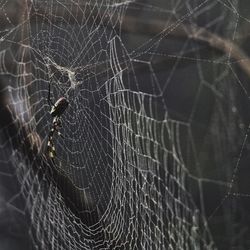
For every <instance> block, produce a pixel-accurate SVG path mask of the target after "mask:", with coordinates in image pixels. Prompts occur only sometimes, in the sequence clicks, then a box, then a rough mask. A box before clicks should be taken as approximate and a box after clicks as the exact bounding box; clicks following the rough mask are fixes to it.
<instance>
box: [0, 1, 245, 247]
mask: <svg viewBox="0 0 250 250" xmlns="http://www.w3.org/2000/svg"><path fill="white" fill-rule="evenodd" d="M167 2H168V3H161V2H160V1H159V6H157V3H153V2H150V1H148V2H147V3H145V2H144V3H140V2H137V3H136V1H121V0H120V1H119V0H113V1H112V0H105V1H73V0H68V1H62V0H60V1H56V0H51V1H44V0H43V1H38V0H36V1H31V2H29V1H26V2H24V3H23V4H21V5H20V6H19V10H22V11H23V12H22V13H19V15H20V18H19V20H18V24H15V23H14V21H13V20H12V18H13V16H10V15H11V13H10V11H9V10H10V9H11V7H13V6H9V4H10V2H8V1H1V4H0V6H1V11H2V12H3V13H5V15H4V16H5V17H4V19H5V21H6V23H7V24H8V25H6V28H5V29H3V30H2V31H1V43H2V49H1V76H2V78H3V79H4V80H5V81H6V82H7V85H8V86H7V87H5V88H4V89H3V90H2V92H4V91H7V92H8V95H9V103H10V104H9V106H10V110H12V111H11V114H12V117H13V118H14V120H13V123H18V124H19V123H20V124H24V127H25V131H26V132H25V133H23V132H22V131H20V129H19V133H20V134H19V135H9V137H7V139H5V140H3V142H2V143H1V148H2V150H3V152H4V155H5V157H3V159H2V163H3V165H8V164H11V165H12V166H14V169H15V173H14V174H10V175H9V178H12V177H13V176H17V178H18V180H19V182H20V186H21V188H20V192H18V193H17V194H16V195H15V196H14V197H11V199H10V200H9V201H8V204H12V202H13V201H14V200H15V199H17V197H23V198H24V199H25V206H24V207H23V208H17V209H18V210H19V211H20V212H21V213H25V214H27V215H28V217H29V218H30V236H31V238H32V240H33V246H34V248H37V249H74V250H75V249H216V244H215V243H214V240H213V237H212V234H211V233H210V229H209V225H208V222H207V217H206V215H205V211H204V207H203V206H202V205H203V203H204V198H205V197H204V193H203V191H202V186H203V183H206V182H208V183H210V184H211V185H214V186H217V185H219V186H222V187H223V188H226V190H227V191H226V193H225V196H224V198H223V199H222V200H221V202H222V204H223V203H224V202H225V201H226V199H227V198H228V197H229V196H230V195H232V194H231V191H232V189H233V186H234V180H235V176H236V175H237V171H238V165H235V164H234V165H233V166H231V170H230V169H228V170H227V171H228V172H227V175H228V176H227V177H228V179H227V178H222V177H221V175H219V178H218V179H216V178H215V179H214V178H212V177H211V176H209V173H208V174H207V176H209V177H207V176H206V174H205V175H203V174H202V173H201V170H199V168H200V165H201V163H200V162H198V161H199V160H198V156H197V154H198V151H199V149H198V144H197V142H196V139H197V138H196V137H195V135H194V134H195V131H194V128H193V124H195V122H196V114H197V113H199V112H200V109H202V108H203V107H204V106H203V102H202V100H201V99H202V98H203V97H204V95H203V90H204V89H207V91H209V93H210V95H211V96H212V97H213V98H214V99H213V100H214V101H215V106H214V110H215V111H213V112H214V113H213V115H212V118H211V120H210V124H211V127H210V128H209V129H208V130H209V131H210V132H207V134H206V136H205V138H208V137H211V136H212V139H210V140H211V141H212V143H213V145H214V147H215V149H218V148H220V149H221V154H223V152H224V151H226V150H227V149H226V147H227V145H225V144H226V143H225V138H224V137H223V135H221V137H218V135H219V133H217V132H214V129H216V128H217V127H216V126H219V128H221V127H222V125H221V124H229V122H230V126H228V127H227V129H228V131H231V132H232V135H233V134H236V132H237V133H238V135H241V136H240V138H247V133H248V132H247V131H246V130H245V127H244V126H243V125H242V126H243V127H241V129H239V128H238V127H237V126H236V127H234V124H239V123H240V121H241V119H240V118H239V114H238V113H237V110H235V109H234V110H233V111H232V110H231V109H230V108H229V110H225V109H223V108H224V107H223V105H224V101H220V100H221V99H223V100H228V99H229V98H230V101H231V104H230V105H231V106H233V105H234V101H235V100H234V96H232V95H233V94H232V93H233V91H234V89H233V88H234V87H233V86H234V84H235V82H237V84H236V85H237V86H238V88H240V89H243V90H246V89H245V88H244V86H242V85H241V84H238V83H241V82H240V80H239V79H237V78H236V76H237V73H235V72H234V69H233V64H232V62H231V61H230V55H229V54H226V55H225V54H223V55H221V54H220V55H219V56H214V58H212V59H211V58H209V59H206V58H204V57H203V58H202V56H203V55H202V52H201V51H202V48H203V47H204V46H206V45H204V44H199V43H197V41H193V39H192V38H191V37H189V34H188V33H189V32H190V30H186V34H184V36H182V42H181V43H178V41H177V42H176V46H177V49H174V48H170V47H168V46H169V45H170V43H169V41H170V40H171V35H172V34H173V33H174V32H175V31H176V30H177V29H178V28H179V27H180V26H182V25H183V24H196V22H198V21H199V20H201V21H202V20H203V19H202V18H204V16H205V19H204V20H205V21H204V22H205V24H204V23H203V26H204V27H206V28H207V29H211V30H212V31H214V32H218V33H220V30H222V29H224V28H225V27H226V28H225V29H224V30H225V32H224V33H223V35H224V36H225V37H226V38H228V39H230V40H234V36H235V34H236V32H237V27H238V26H237V25H238V20H239V19H240V16H239V13H238V12H237V4H236V2H234V4H233V3H231V4H229V3H228V2H227V1H198V0H194V1H167ZM21 7H23V8H21ZM216 8H217V9H218V11H219V16H218V17H217V18H215V17H213V16H209V13H211V12H212V10H214V9H216ZM13 9H14V8H13ZM138 10H141V12H140V13H141V14H140V16H138V17H137V18H138V20H145V16H146V17H147V15H150V16H151V15H152V20H153V17H154V15H159V16H160V18H161V20H164V23H165V26H164V29H163V30H161V31H159V32H157V31H156V33H155V34H153V35H150V37H147V38H146V39H145V38H143V39H144V40H143V39H142V42H141V43H140V44H139V45H138V44H133V42H131V40H130V39H131V36H129V35H128V34H127V33H124V30H123V28H124V26H125V25H124V23H125V24H126V22H125V21H124V20H125V17H127V14H128V13H132V14H133V13H134V12H136V11H138ZM20 12H21V11H20ZM132 16H133V15H132ZM201 16H202V18H201ZM229 18H231V19H230V20H233V21H232V22H230V23H228V22H226V21H225V20H228V19H229ZM126 20H128V18H127V19H126ZM128 24H130V23H128ZM122 27H123V28H122ZM129 28H130V29H132V27H131V26H129ZM127 29H128V27H127ZM156 30H157V29H156ZM232 30H233V31H234V32H232ZM184 31H185V28H184ZM148 32H149V33H150V32H151V31H148ZM193 32H194V34H195V31H193ZM183 37H184V38H183ZM128 44H129V45H128ZM131 48H132V49H131ZM164 60H166V65H168V66H166V65H165V66H164V67H163V68H164V69H162V68H161V67H159V68H157V67H156V65H158V64H159V63H161V62H162V61H164ZM10 61H11V62H12V65H9V64H10V63H9V62H10ZM183 61H184V62H188V63H190V62H191V64H192V67H193V68H192V71H191V72H192V74H193V75H188V77H187V78H186V82H185V83H183V84H184V85H185V84H186V85H189V84H190V88H191V89H193V90H194V93H195V94H194V95H193V96H192V97H191V99H192V101H191V103H192V104H191V109H190V112H189V110H187V112H186V113H185V114H184V115H183V116H181V115H178V114H176V113H175V112H172V108H171V107H170V106H171V102H169V101H168V98H170V99H171V98H172V99H174V98H176V99H177V102H178V98H180V102H181V97H180V96H182V94H181V95H180V96H178V95H176V96H174V97H171V96H168V93H169V91H170V93H171V94H173V93H172V92H171V86H173V84H172V83H174V84H175V85H176V84H177V83H176V82H178V81H179V80H178V75H180V74H184V75H185V74H187V72H186V71H185V65H184V66H181V69H180V71H178V67H179V65H180V64H181V63H182V62H183ZM13 62H14V63H13ZM169 65H170V66H169ZM166 67H168V68H166ZM187 67H188V66H187ZM183 68H184V69H183ZM207 68H208V69H209V70H212V72H213V75H212V77H213V78H212V79H211V78H210V76H209V75H208V73H207V71H206V70H207ZM180 72H181V73H180ZM232 72H233V73H235V74H234V77H232V75H231V74H233V73H232ZM188 78H190V79H188ZM236 79H237V80H236ZM182 81H183V79H182ZM212 81H213V82H212ZM193 82H197V84H193ZM49 84H50V86H51V99H52V101H53V102H55V101H56V100H57V99H58V98H60V97H61V96H65V97H66V98H67V99H68V100H69V108H68V109H67V110H66V111H65V113H64V114H63V115H62V123H63V124H62V129H61V133H62V135H63V137H60V136H55V137H54V142H55V146H56V152H57V156H56V159H55V161H51V160H49V158H48V156H47V155H46V144H47V136H48V133H49V130H50V128H51V126H52V118H51V117H50V114H49V110H50V108H51V107H50V106H49V105H48V100H47V96H48V86H49ZM178 84H179V85H178ZM178 84H177V85H176V92H177V93H181V91H182V89H181V86H183V85H180V83H179V82H178ZM227 86H229V87H230V86H231V87H230V88H228V87H227ZM169 88H170V90H169ZM183 95H184V96H185V94H183ZM247 96H248V94H247V92H245V97H247ZM205 98H206V96H205ZM180 106H181V107H180V110H182V109H183V110H185V107H184V106H185V102H183V106H182V104H181V103H180ZM231 106H230V107H231ZM220 108H221V110H219V109H220ZM206 111H207V108H205V109H204V112H206ZM201 113H202V112H201ZM13 123H8V124H7V125H6V126H5V128H4V129H2V132H3V133H4V131H5V130H6V128H7V130H8V128H9V127H11V125H12V124H13ZM239 130H240V131H239ZM242 131H243V132H242ZM222 133H223V132H222ZM15 136H16V137H18V138H20V137H21V140H19V144H18V146H14V148H15V149H14V150H9V149H7V146H6V145H9V144H10V145H11V148H13V145H12V144H13V139H15ZM22 136H23V137H22ZM221 138H222V139H221ZM237 138H239V137H237ZM230 139H231V140H232V142H234V143H235V140H234V138H233V136H232V137H230ZM27 140H28V141H29V142H31V144H32V145H33V146H34V148H35V147H38V151H39V152H38V153H37V152H36V151H32V154H31V156H30V155H25V153H24V152H23V150H22V149H21V148H22V147H23V145H26V144H25V143H27ZM241 143H242V140H240V139H239V143H235V144H237V145H240V144H241ZM243 146H244V144H243ZM24 147H25V146H24ZM235 147H236V146H235ZM223 150H224V151H223ZM216 157H217V160H218V162H220V153H218V155H216ZM216 157H215V158H216ZM240 158H241V155H240V156H239V157H238V159H240ZM31 159H33V161H32V160H31ZM39 164H40V165H39ZM213 164H215V162H213ZM51 169H56V171H58V172H59V173H60V174H62V175H63V176H66V177H67V178H68V179H67V180H70V182H71V184H72V187H74V188H75V190H78V191H79V192H80V193H81V198H80V200H79V199H78V200H77V202H76V204H74V207H75V208H76V209H75V210H76V211H77V212H85V214H89V215H87V216H86V218H87V219H86V221H87V222H86V221H84V219H82V218H79V216H78V214H77V213H75V212H74V211H73V210H72V209H71V208H69V207H68V206H67V205H66V202H65V199H66V198H67V197H68V196H71V195H74V194H72V190H63V192H64V194H62V189H61V190H60V188H58V185H57V184H56V181H57V179H56V178H53V176H52V177H51V176H50V175H49V173H50V172H51V171H50V170H51ZM221 171H223V170H221ZM233 171H234V174H233ZM52 172H53V171H52ZM53 173H54V172H53ZM2 174H3V175H6V173H2ZM220 178H221V179H220ZM193 183H195V184H193ZM61 185H62V186H65V185H66V184H65V185H64V183H61ZM193 185H196V186H197V187H198V188H197V189H198V193H199V197H200V200H199V202H198V204H197V202H196V201H195V199H194V197H193V195H194V194H193V193H192V191H193V189H192V188H193ZM236 195H240V194H239V193H238V194H236ZM65 197H66V198H65ZM77 203H79V204H77ZM83 203H84V204H85V203H86V206H85V207H84V211H79V209H82V208H83V206H82V204H83ZM79 207H80V208H79ZM219 207H220V206H219V205H218V207H216V209H214V210H213V211H215V212H216V211H217V209H219ZM92 211H97V213H94V214H95V215H94V216H93V213H92ZM97 214H98V216H97ZM212 216H213V215H212Z"/></svg>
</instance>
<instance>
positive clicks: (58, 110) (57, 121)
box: [47, 85, 69, 158]
mask: <svg viewBox="0 0 250 250" xmlns="http://www.w3.org/2000/svg"><path fill="white" fill-rule="evenodd" d="M48 102H49V105H50V107H51V110H50V114H51V116H52V117H53V122H52V128H51V129H50V131H49V136H48V137H49V139H48V145H47V151H48V154H49V157H50V158H54V157H55V156H56V149H55V145H54V142H53V136H54V134H55V133H56V134H58V135H59V136H62V134H61V133H60V132H59V130H60V128H61V127H62V121H61V115H62V114H63V113H64V111H65V110H66V109H67V107H68V105H69V102H68V100H67V99H66V98H65V97H60V98H59V99H58V100H57V101H56V103H55V104H53V103H52V101H51V100H50V85H49V94H48Z"/></svg>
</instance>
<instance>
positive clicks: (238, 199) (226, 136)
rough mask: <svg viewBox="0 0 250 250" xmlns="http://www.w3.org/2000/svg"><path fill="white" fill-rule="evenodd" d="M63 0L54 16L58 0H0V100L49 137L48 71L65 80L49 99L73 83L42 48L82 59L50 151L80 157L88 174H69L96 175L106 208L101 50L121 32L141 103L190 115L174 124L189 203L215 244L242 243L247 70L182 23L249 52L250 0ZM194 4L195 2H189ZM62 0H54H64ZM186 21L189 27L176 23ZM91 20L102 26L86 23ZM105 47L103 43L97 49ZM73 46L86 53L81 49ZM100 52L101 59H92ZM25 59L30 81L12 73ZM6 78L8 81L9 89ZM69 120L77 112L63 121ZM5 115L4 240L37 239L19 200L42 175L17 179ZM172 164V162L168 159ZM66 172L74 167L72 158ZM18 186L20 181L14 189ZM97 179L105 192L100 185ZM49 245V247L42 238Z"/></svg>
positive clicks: (245, 238) (127, 77) (62, 59)
mask: <svg viewBox="0 0 250 250" xmlns="http://www.w3.org/2000/svg"><path fill="white" fill-rule="evenodd" d="M64 3H65V6H68V5H69V6H70V8H71V11H72V12H71V13H72V16H70V15H69V13H68V12H67V11H65V13H60V15H63V16H64V18H65V19H63V21H60V20H59V21H58V20H56V19H53V16H59V12H53V11H52V12H51V16H50V15H49V10H51V9H53V8H54V7H55V5H56V4H57V2H53V1H44V2H40V1H34V5H33V6H32V5H31V6H32V7H31V11H32V13H35V14H32V15H30V16H29V15H28V13H29V11H27V3H26V2H25V1H24V2H21V1H14V0H13V1H7V2H4V1H3V2H1V3H0V6H2V8H1V16H0V20H1V23H0V28H1V37H2V38H3V39H2V41H1V51H2V52H3V53H2V55H4V56H2V57H1V58H2V59H1V72H2V73H1V78H0V79H1V89H2V90H1V100H2V103H1V105H2V108H3V109H4V108H5V107H6V104H10V105H11V106H12V108H13V109H14V110H15V112H14V113H16V114H17V117H19V118H20V117H21V118H20V120H21V122H22V123H29V124H34V123H35V124H36V127H35V128H34V127H31V128H29V129H30V131H35V132H36V133H37V134H38V135H39V136H40V137H41V138H42V140H46V136H47V134H48V131H49V128H50V126H51V120H50V117H49V115H48V111H49V106H48V104H47V93H48V92H47V91H48V87H47V86H48V81H55V82H56V81H60V82H62V83H63V85H62V87H58V86H59V85H57V84H54V85H53V86H54V87H53V88H52V98H53V99H54V100H56V99H57V98H59V97H60V96H61V95H63V94H64V93H65V90H67V89H68V88H69V84H70V81H69V78H68V75H67V74H66V73H65V72H62V71H60V70H58V68H56V67H55V66H53V64H51V63H47V62H46V56H48V57H50V58H52V59H53V60H54V61H55V62H57V63H58V65H62V66H64V67H65V68H69V66H70V67H73V65H74V64H75V65H74V66H75V67H79V70H78V71H77V77H78V78H77V80H78V81H79V82H81V83H84V84H82V85H81V87H80V90H79V92H78V93H76V94H75V93H74V92H73V91H72V92H69V99H70V108H69V112H68V113H69V114H67V118H68V119H66V118H65V121H64V123H65V125H64V127H63V131H64V132H66V134H67V135H66V137H68V138H69V139H68V140H62V139H59V142H58V152H59V157H60V158H61V159H63V160H64V161H68V162H71V163H72V164H73V165H74V164H75V165H77V164H84V167H85V168H86V169H87V171H86V172H84V173H85V175H84V178H85V179H84V180H82V179H81V180H77V178H76V179H75V180H74V181H75V183H77V181H79V183H78V184H79V185H82V187H85V186H86V187H90V186H92V187H93V188H89V189H88V190H89V193H88V196H90V197H91V200H93V203H96V202H99V204H100V205H99V207H98V209H99V213H100V214H101V215H102V214H103V213H104V212H105V209H106V207H107V206H108V201H109V195H110V186H111V175H112V169H110V168H107V167H106V166H110V165H112V160H113V159H112V157H113V154H112V153H113V152H112V148H111V141H112V136H111V134H110V131H109V129H110V127H109V119H108V118H107V117H106V115H107V114H108V111H107V110H108V108H107V106H106V105H107V104H106V102H105V101H103V100H104V98H105V93H106V90H105V88H104V87H103V84H104V83H105V82H106V80H107V79H109V78H111V77H112V72H111V70H110V64H109V62H105V60H107V58H109V57H108V52H109V51H108V49H107V48H108V47H109V45H108V43H109V42H110V41H111V38H115V39H117V40H116V51H117V55H118V58H119V62H120V64H121V67H127V68H131V69H132V70H129V71H128V72H126V73H125V74H124V75H123V77H124V78H123V81H124V84H125V87H126V88H127V89H130V90H132V91H134V92H137V93H141V92H142V93H148V94H152V95H154V96H157V97H158V98H155V99H153V101H152V102H149V105H148V106H146V107H145V108H146V111H145V112H146V113H147V114H150V116H151V117H153V118H154V119H156V120H159V121H162V120H163V119H164V118H165V116H166V114H167V116H168V117H169V118H170V119H171V120H174V121H178V122H184V123H188V124H189V125H190V130H189V132H187V130H186V129H185V127H183V128H182V127H181V129H180V134H179V137H178V138H179V142H180V143H181V145H180V148H181V149H180V151H181V152H182V157H183V161H184V163H185V166H186V167H187V169H188V171H189V172H188V173H189V174H188V177H187V180H186V188H187V190H188V191H189V192H190V194H191V196H192V199H193V200H194V202H195V205H196V207H197V209H199V210H200V211H201V214H202V216H204V218H206V219H207V223H208V228H209V230H210V233H211V235H212V238H213V240H214V242H215V246H216V247H217V248H218V249H237V250H238V249H239V250H241V249H242V250H243V249H249V248H250V236H249V235H250V232H249V226H250V225H249V224H250V215H249V211H250V210H249V209H250V199H249V195H250V185H249V177H250V171H249V160H250V158H249V140H248V133H249V131H248V126H249V122H250V121H249V119H250V112H249V108H250V105H249V90H250V89H249V77H250V75H249V74H248V73H247V71H246V70H245V69H244V68H242V66H241V65H240V64H239V63H238V59H237V58H234V57H233V53H231V54H230V51H229V50H228V51H226V52H225V51H224V50H223V49H220V48H218V46H216V43H214V44H213V43H211V42H210V41H209V38H208V39H207V41H206V40H201V39H196V38H194V37H192V33H191V32H190V30H187V29H185V27H189V28H190V27H191V30H192V29H197V31H194V34H195V33H197V32H198V31H199V27H202V28H206V30H208V31H209V32H211V33H212V34H215V35H217V36H219V37H221V38H222V39H224V40H225V41H231V42H232V43H233V44H234V45H235V46H237V47H239V48H240V49H241V50H242V51H244V53H245V54H244V56H243V57H242V55H241V57H240V58H241V59H240V60H244V61H248V56H249V53H250V51H249V48H248V47H249V46H248V44H249V34H250V32H249V31H250V22H249V20H250V19H249V15H250V14H249V13H250V3H249V1H247V0H245V1H208V2H207V3H205V2H204V1H198V0H191V1H181V2H180V3H179V4H177V3H174V2H173V3H172V2H171V1H161V0H158V1H150V0H148V1H135V3H131V4H129V5H128V8H127V9H126V12H125V13H122V12H121V13H120V12H119V9H118V10H117V11H115V12H112V10H111V11H110V12H107V13H106V12H105V13H103V11H104V10H105V7H104V6H106V5H104V4H103V5H98V2H95V3H92V5H90V6H89V7H87V8H86V9H84V10H85V11H83V13H84V18H83V17H81V15H80V14H79V12H77V9H79V8H78V7H79V5H78V4H70V3H71V2H70V1H68V2H67V1H65V2H64ZM84 3H85V2H84ZM67 4H68V5H67ZM199 5H201V6H202V7H200V8H199V9H198V10H197V11H193V10H195V8H196V7H197V6H199ZM67 8H68V7H66V8H65V7H62V9H64V10H65V9H67ZM88 8H89V9H88ZM174 8H176V9H175V10H174ZM41 10H42V11H44V12H42V14H41V16H39V14H38V15H37V14H36V13H39V11H41ZM59 10H60V8H59ZM59 10H58V11H59ZM30 13H31V12H30ZM55 13H56V14H55ZM110 13H111V14H112V13H120V14H121V15H122V14H123V15H124V18H123V19H121V20H122V21H121V23H122V25H121V26H119V25H118V24H119V22H118V24H116V21H117V18H118V17H116V16H115V17H111V15H110ZM187 13H188V14H187ZM48 16H49V17H48ZM73 17H76V18H78V19H80V20H81V21H82V23H80V24H79V23H78V26H77V25H75V23H76V22H78V21H76V20H74V18H73ZM183 17H185V18H183ZM47 19H49V20H51V22H52V24H54V25H51V23H50V22H48V20H47ZM27 24H28V26H26V25H27ZM182 25H185V27H184V28H183V29H181V30H179V27H180V26H181V27H183V26H182ZM79 27H84V28H83V29H82V31H81V32H79V31H78V29H79ZM171 27H172V28H171ZM61 28H63V30H66V31H68V32H64V31H62V30H61ZM95 28H97V30H98V31H97V32H96V33H95V34H94V35H90V34H91V32H90V31H93V30H94V29H95ZM41 31H43V32H41ZM78 32H79V36H78V37H77V39H78V41H77V42H79V45H76V44H77V42H76V40H75V37H72V36H71V34H78ZM103 34H104V35H103ZM60 38H61V39H62V40H61V39H60ZM65 41H67V43H66V42H65ZM96 41H97V42H96ZM88 43H89V44H90V46H89V47H90V49H87V48H88V46H87V48H84V44H88ZM25 44H29V45H31V47H32V48H33V50H34V51H35V52H33V50H32V53H31V54H29V52H27V51H25V49H24V46H23V45H25ZM83 48H84V49H83ZM102 49H103V51H104V52H103V53H102V52H100V51H101V50H102ZM5 50H6V52H4V51H5ZM23 51H25V52H23ZM79 51H81V53H82V54H83V55H82V56H79ZM124 51H126V53H125V52H124ZM22 53H24V54H22ZM26 53H27V54H26ZM97 54H98V60H96V59H93V58H95V56H96V55H97ZM76 58H78V59H77V60H76ZM20 62H25V65H26V69H24V68H22V66H20V65H21V64H20ZM30 62H31V63H30ZM97 62H98V63H97ZM100 62H104V63H100ZM141 62H143V63H141ZM45 63H47V64H46V65H45ZM91 65H94V68H92V67H91ZM24 70H27V71H31V72H32V73H33V77H34V79H36V80H34V81H33V82H32V84H30V85H27V82H29V81H30V79H29V77H24V79H21V80H20V79H19V77H20V75H21V74H23V73H22V72H23V71H24ZM48 71H50V73H51V72H52V74H50V76H51V75H53V77H52V79H49V75H48ZM22 84H24V87H23V89H22V88H21V86H22ZM157 84H158V85H157ZM6 86H12V87H14V89H13V90H12V92H11V95H10V96H11V97H9V98H8V91H7V90H6ZM15 87H18V88H15ZM25 90H27V92H26V93H28V94H29V96H30V97H29V103H31V104H33V103H39V105H34V108H32V109H30V108H29V104H27V102H26V101H25V98H24V96H25V94H24V92H25ZM22 91H24V92H22ZM81 105H84V108H81ZM151 108H152V109H153V111H152V110H151ZM75 110H79V112H80V114H78V116H79V117H82V118H81V119H78V118H75V116H74V115H73V114H75V113H74V112H75ZM70 114H72V115H70ZM2 117H3V118H1V119H3V120H4V119H6V117H4V116H2ZM13 117H15V116H13ZM13 117H12V118H13ZM88 117H89V118H88ZM40 118H41V119H40ZM31 120H32V121H33V123H32V122H30V121H31ZM34 121H35V122H34ZM68 121H76V122H75V123H74V122H73V125H72V124H71V125H70V124H69V122H68ZM12 123H14V122H13V121H6V122H5V121H3V122H2V123H1V126H2V129H1V133H2V142H1V149H2V150H1V151H0V152H1V161H0V162H1V163H0V164H1V170H0V191H1V196H0V216H1V218H0V232H1V234H0V248H1V249H3V250H5V249H11V250H15V249H35V244H39V240H38V241H37V239H34V242H35V243H34V242H33V241H32V239H31V235H32V233H31V232H32V230H33V227H32V226H31V224H32V219H31V216H30V214H29V211H30V210H29V209H27V207H28V205H27V204H29V198H28V197H29V195H28V196H27V194H29V188H31V187H32V185H31V183H33V182H32V181H30V180H31V178H32V177H34V178H36V176H38V175H37V174H36V172H35V173H33V174H32V173H31V174H30V175H28V180H25V179H24V176H25V174H23V173H20V172H19V171H22V168H18V169H16V168H15V167H16V160H15V159H16V157H17V158H18V157H21V158H25V155H24V154H25V153H23V152H22V153H21V156H20V155H18V153H17V152H16V151H18V150H16V149H15V148H13V142H12V139H10V138H12V137H13V136H14V137H15V135H10V134H9V133H10V130H8V129H7V134H6V130H5V128H6V127H7V128H10V124H12ZM82 127H84V129H83V130H82V131H81V132H79V133H78V134H79V135H80V138H77V137H78V135H77V137H76V135H75V134H74V131H78V130H77V129H79V128H82ZM95 131H99V133H95ZM107 131H108V132H107ZM190 131H191V134H190ZM159 136H161V135H160V133H159ZM25 138H26V135H25V134H24V135H23V140H21V141H23V142H25ZM70 138H73V140H71V139H70ZM82 138H83V139H82ZM21 139H22V137H21ZM121 140H122V139H121ZM176 143H177V141H176ZM74 147H76V148H74ZM77 147H79V149H82V148H83V153H82V154H77V155H72V154H71V153H70V151H69V150H72V151H77V150H78V148H77ZM18 148H19V149H20V147H18ZM16 155H17V156H16ZM23 155H24V156H23ZM12 157H13V159H12ZM33 157H35V156H33ZM27 158H29V157H28V156H27ZM86 159H87V160H86ZM75 161H76V162H75ZM77 161H78V162H77ZM24 162H25V161H24ZM100 162H101V163H100ZM92 165H93V166H95V168H94V171H93V172H96V173H102V174H96V175H95V174H93V172H92V169H91V166H92ZM168 167H169V168H171V165H169V166H168ZM24 169H25V168H24ZM26 169H27V168H26ZM72 171H73V170H72ZM88 171H89V172H88ZM28 172H29V171H28ZM159 174H161V173H160V172H159ZM73 175H74V176H77V175H78V173H77V170H76V173H73ZM159 177H160V178H161V176H159ZM135 178H136V177H135ZM103 179H104V180H105V182H104V181H103ZM34 183H36V182H35V181H34ZM37 183H38V182H37ZM35 185H38V184H34V186H35ZM49 185H53V183H52V184H51V183H49ZM45 186H46V185H45ZM32 188H33V187H32ZM35 188H36V187H35ZM35 188H34V189H35ZM21 189H27V190H28V191H22V192H21V191H20V190H21ZM44 190H46V188H45V189H44ZM101 191H102V192H103V193H104V194H103V193H102V194H100V192H101ZM23 193H24V194H26V196H25V195H22V194H23ZM30 193H31V192H30ZM31 204H32V203H31ZM48 204H49V203H48ZM31 207H32V205H31ZM33 225H34V224H33ZM40 247H41V246H38V249H39V248H40ZM47 248H48V249H50V246H47ZM138 248H139V249H140V247H139V246H138ZM65 249H67V248H65ZM148 249H150V247H148Z"/></svg>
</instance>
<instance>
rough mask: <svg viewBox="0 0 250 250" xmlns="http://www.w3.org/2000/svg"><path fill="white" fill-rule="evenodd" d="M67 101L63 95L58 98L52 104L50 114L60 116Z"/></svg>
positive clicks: (66, 105) (67, 103)
mask: <svg viewBox="0 0 250 250" xmlns="http://www.w3.org/2000/svg"><path fill="white" fill-rule="evenodd" d="M68 105H69V102H68V100H67V99H66V98H65V97H61V98H59V99H58V100H57V101H56V103H55V104H54V105H53V106H52V108H51V111H50V114H51V115H52V117H55V116H61V115H62V114H63V112H64V111H65V110H66V108H67V107H68Z"/></svg>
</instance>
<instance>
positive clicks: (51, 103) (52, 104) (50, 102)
mask: <svg viewBox="0 0 250 250" xmlns="http://www.w3.org/2000/svg"><path fill="white" fill-rule="evenodd" d="M48 103H49V106H50V107H51V106H53V107H54V106H55V104H54V103H53V102H52V101H51V97H50V81H49V90H48Z"/></svg>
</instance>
